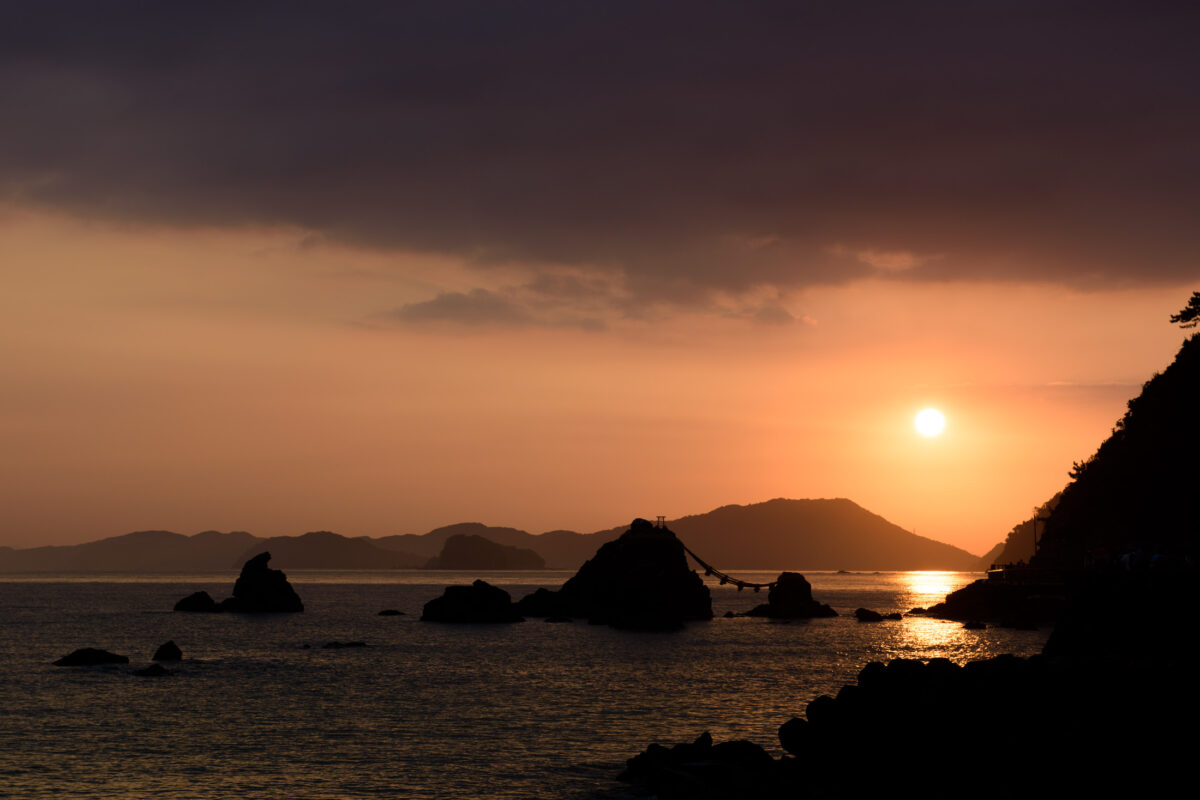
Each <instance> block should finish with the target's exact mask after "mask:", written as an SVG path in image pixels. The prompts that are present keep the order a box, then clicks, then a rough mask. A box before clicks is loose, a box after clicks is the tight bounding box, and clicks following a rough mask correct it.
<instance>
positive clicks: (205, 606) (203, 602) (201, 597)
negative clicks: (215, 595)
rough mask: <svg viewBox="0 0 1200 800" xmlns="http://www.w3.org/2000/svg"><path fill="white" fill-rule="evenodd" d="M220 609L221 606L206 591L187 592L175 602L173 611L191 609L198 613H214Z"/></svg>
mask: <svg viewBox="0 0 1200 800" xmlns="http://www.w3.org/2000/svg"><path fill="white" fill-rule="evenodd" d="M220 610H221V606H220V605H218V604H217V601H216V600H213V599H212V597H211V596H210V595H209V593H208V592H196V593H194V594H189V595H188V596H187V597H185V598H183V599H182V600H180V601H179V602H178V603H176V604H175V611H192V612H199V613H210V614H211V613H215V612H217V611H220Z"/></svg>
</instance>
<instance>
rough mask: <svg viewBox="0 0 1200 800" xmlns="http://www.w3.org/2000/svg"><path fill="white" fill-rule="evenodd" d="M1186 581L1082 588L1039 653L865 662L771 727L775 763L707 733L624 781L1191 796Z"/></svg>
mask: <svg viewBox="0 0 1200 800" xmlns="http://www.w3.org/2000/svg"><path fill="white" fill-rule="evenodd" d="M1195 585H1196V581H1195V580H1194V576H1192V575H1177V576H1119V577H1117V578H1112V577H1108V578H1101V577H1099V576H1093V578H1092V580H1091V581H1089V582H1088V583H1087V587H1086V590H1085V589H1083V588H1080V589H1079V590H1078V591H1076V592H1074V593H1073V594H1072V595H1071V596H1070V601H1069V602H1065V603H1064V605H1063V610H1062V613H1061V615H1060V618H1059V621H1058V625H1057V626H1056V629H1055V632H1054V633H1053V634H1052V636H1051V638H1050V639H1049V640H1048V641H1047V643H1046V646H1045V648H1044V651H1043V653H1041V654H1039V655H1034V656H1031V657H1029V658H1018V657H1015V656H1012V655H1002V656H997V657H995V658H991V659H987V660H983V661H971V662H968V663H966V664H963V665H961V666H960V665H958V664H955V663H953V662H950V661H948V660H946V659H932V660H930V661H927V662H923V661H915V660H903V659H899V660H894V661H891V662H889V663H887V664H884V663H880V662H872V663H869V664H867V665H866V666H865V667H864V668H863V669H862V670H861V671H860V672H859V674H858V678H857V682H856V683H854V684H849V685H846V686H844V687H842V689H841V690H839V691H838V692H837V694H836V695H835V696H830V695H822V696H821V697H817V698H815V699H814V700H812V701H811V702H810V703H808V704H807V706H806V708H805V713H804V715H803V716H796V717H793V718H792V719H789V720H787V721H785V722H783V723H782V725H781V726H780V728H779V745H780V746H781V747H782V749H783V750H784V751H785V753H786V754H785V755H783V756H781V757H779V758H775V757H773V756H771V755H770V754H769V753H768V752H767V751H766V750H765V749H764V748H763V747H762V746H760V745H759V744H756V743H752V742H748V741H735V742H723V743H713V741H712V739H711V737H710V736H708V735H707V734H704V735H701V736H700V737H699V738H697V739H695V740H694V741H690V742H685V743H681V744H676V745H674V746H671V747H664V746H662V745H657V744H654V745H650V747H648V748H647V749H646V750H645V751H643V752H642V753H640V754H638V755H636V756H634V757H633V758H631V759H629V761H628V762H627V766H626V769H625V770H624V772H623V773H622V774H621V776H620V778H621V780H623V781H626V782H629V783H632V784H635V785H636V786H638V787H640V788H641V789H642V790H644V791H646V792H650V793H653V794H654V795H655V796H656V797H657V798H659V800H682V799H683V798H689V799H690V800H707V799H708V798H713V800H715V799H716V798H725V799H728V798H747V800H749V798H762V797H774V796H779V797H817V798H857V797H872V796H887V795H894V794H896V793H897V790H898V789H900V788H905V789H914V790H916V789H918V788H919V791H920V794H921V795H923V796H925V797H947V798H949V797H956V798H957V797H963V796H971V797H985V798H992V797H995V798H1001V797H1005V798H1007V797H1012V796H1013V795H1024V796H1030V797H1078V796H1092V797H1137V796H1142V797H1145V796H1173V795H1175V794H1178V793H1179V788H1178V787H1179V786H1180V785H1181V782H1182V781H1187V782H1188V783H1190V780H1191V779H1190V777H1189V774H1190V764H1191V758H1192V753H1193V751H1194V735H1193V733H1192V732H1191V726H1192V723H1193V720H1194V719H1195V714H1196V712H1197V711H1200V683H1198V682H1197V681H1196V679H1195V670H1196V664H1197V660H1196V659H1197V653H1196V650H1197V646H1198V645H1197V642H1200V638H1198V637H1197V636H1196V634H1197V633H1200V630H1198V624H1197V621H1196V620H1195V618H1194V615H1193V614H1191V613H1190V612H1189V611H1187V609H1188V608H1189V606H1188V605H1187V604H1186V603H1185V602H1184V600H1185V599H1186V598H1187V597H1190V596H1191V595H1192V594H1193V590H1194V587H1195Z"/></svg>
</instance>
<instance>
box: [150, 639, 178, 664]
mask: <svg viewBox="0 0 1200 800" xmlns="http://www.w3.org/2000/svg"><path fill="white" fill-rule="evenodd" d="M182 659H183V651H182V650H180V649H179V645H177V644H175V641H174V640H171V641H169V642H164V643H163V644H160V645H159V646H158V649H157V650H155V651H154V658H153V659H152V660H153V661H180V660H182Z"/></svg>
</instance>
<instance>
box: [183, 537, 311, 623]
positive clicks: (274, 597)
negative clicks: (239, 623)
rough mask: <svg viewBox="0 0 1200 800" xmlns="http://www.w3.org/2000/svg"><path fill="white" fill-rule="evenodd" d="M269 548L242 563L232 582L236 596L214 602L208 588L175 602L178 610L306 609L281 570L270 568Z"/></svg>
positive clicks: (269, 611)
mask: <svg viewBox="0 0 1200 800" xmlns="http://www.w3.org/2000/svg"><path fill="white" fill-rule="evenodd" d="M270 560H271V554H270V553H269V552H262V553H259V554H258V555H256V556H254V558H251V559H250V560H249V561H247V562H246V563H245V564H244V565H242V573H241V575H239V576H238V579H237V581H236V582H235V583H234V584H233V597H228V598H226V599H224V600H222V601H221V602H220V603H217V602H215V601H214V600H213V599H212V597H210V596H209V594H208V592H196V593H194V594H190V595H188V596H187V597H185V598H183V599H182V600H180V601H179V602H178V603H176V604H175V610H176V611H191V612H206V613H215V612H219V611H233V612H236V613H241V614H279V613H292V612H300V611H303V610H304V603H302V602H301V601H300V596H299V595H298V594H296V590H295V589H293V588H292V584H291V583H289V582H288V579H287V575H285V574H284V573H283V571H282V570H278V569H271V568H270V567H268V566H267V563H268V562H269V561H270Z"/></svg>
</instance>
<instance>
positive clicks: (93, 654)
mask: <svg viewBox="0 0 1200 800" xmlns="http://www.w3.org/2000/svg"><path fill="white" fill-rule="evenodd" d="M128 663H129V657H128V656H122V655H118V654H116V653H110V652H108V651H107V650H100V649H97V648H95V647H81V648H79V649H78V650H75V651H73V652H71V653H68V654H67V655H65V656H63V657H62V658H60V659H58V660H57V661H55V662H54V666H56V667H94V666H97V665H98V664H128Z"/></svg>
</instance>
